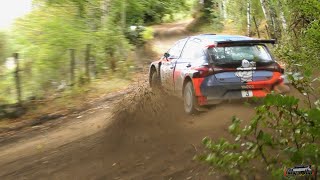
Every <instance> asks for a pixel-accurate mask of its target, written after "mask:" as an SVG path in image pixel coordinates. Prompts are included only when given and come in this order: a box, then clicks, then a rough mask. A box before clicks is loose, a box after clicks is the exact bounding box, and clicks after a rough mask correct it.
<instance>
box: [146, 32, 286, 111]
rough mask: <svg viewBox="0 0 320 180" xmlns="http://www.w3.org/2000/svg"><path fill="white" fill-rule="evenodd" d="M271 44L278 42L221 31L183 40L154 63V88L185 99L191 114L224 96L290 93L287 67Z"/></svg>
mask: <svg viewBox="0 0 320 180" xmlns="http://www.w3.org/2000/svg"><path fill="white" fill-rule="evenodd" d="M266 44H275V40H259V39H253V38H250V37H246V36H236V35H215V34H202V35H197V36H191V37H188V38H185V39H181V40H179V41H178V42H176V43H175V44H174V45H173V46H172V48H170V49H169V50H168V51H167V52H166V53H164V55H163V56H162V57H161V58H160V60H158V61H155V62H152V63H151V65H150V69H149V82H150V86H151V88H152V89H163V90H166V91H170V92H171V93H173V94H175V95H177V96H179V97H182V98H183V100H184V110H185V112H186V113H188V114H193V113H196V112H197V111H198V110H199V109H201V107H203V106H208V105H214V104H218V103H220V102H222V101H224V100H232V99H242V98H250V97H265V96H266V95H267V94H268V93H270V92H271V91H273V90H275V91H277V92H279V93H286V92H288V91H289V88H288V87H286V85H285V84H284V78H283V77H284V76H283V74H284V69H283V68H282V67H281V66H280V65H279V63H277V62H276V61H275V60H274V58H273V57H272V55H271V54H270V52H269V49H268V47H267V46H266Z"/></svg>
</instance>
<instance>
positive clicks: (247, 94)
mask: <svg viewBox="0 0 320 180" xmlns="http://www.w3.org/2000/svg"><path fill="white" fill-rule="evenodd" d="M241 95H242V97H252V96H253V92H252V91H251V90H242V91H241Z"/></svg>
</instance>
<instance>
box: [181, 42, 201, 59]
mask: <svg viewBox="0 0 320 180" xmlns="http://www.w3.org/2000/svg"><path fill="white" fill-rule="evenodd" d="M181 59H184V60H187V61H189V62H201V63H204V62H205V61H206V55H205V53H204V51H203V50H202V47H201V45H200V44H199V43H197V42H193V41H189V42H187V44H186V46H185V48H184V49H183V52H182V55H181Z"/></svg>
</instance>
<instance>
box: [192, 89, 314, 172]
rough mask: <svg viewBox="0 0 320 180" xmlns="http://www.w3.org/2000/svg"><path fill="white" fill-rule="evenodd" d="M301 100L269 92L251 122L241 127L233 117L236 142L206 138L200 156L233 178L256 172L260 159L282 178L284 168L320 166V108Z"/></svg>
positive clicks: (231, 128)
mask: <svg viewBox="0 0 320 180" xmlns="http://www.w3.org/2000/svg"><path fill="white" fill-rule="evenodd" d="M298 103H299V100H298V99H296V98H295V97H292V96H284V95H275V94H270V95H268V96H267V97H266V98H265V99H264V103H263V105H261V106H259V107H257V108H256V116H255V117H254V118H252V120H251V121H250V122H249V124H248V125H245V126H244V127H241V126H240V122H241V120H240V119H238V118H233V120H232V124H231V125H230V126H229V132H230V133H231V134H232V135H233V136H234V137H235V140H234V141H233V142H229V141H226V140H224V139H221V140H219V141H213V140H211V139H210V138H205V139H204V140H203V144H204V146H205V148H206V151H205V152H204V153H203V154H200V155H198V156H197V157H198V159H200V160H201V161H203V162H205V163H208V164H209V165H210V166H212V167H215V168H218V169H220V170H224V169H228V172H226V173H228V174H229V175H231V176H233V177H238V176H239V174H241V175H245V176H247V177H250V175H252V174H253V175H254V173H253V172H256V170H257V169H255V168H253V166H252V164H254V162H256V159H257V158H258V159H261V160H262V161H263V162H264V166H265V167H266V169H267V170H268V171H269V172H270V174H272V175H273V176H275V177H276V178H282V176H283V169H284V168H285V167H293V166H294V165H298V164H310V163H313V165H319V160H320V159H319V158H320V145H319V137H320V109H319V108H310V109H302V108H299V104H298Z"/></svg>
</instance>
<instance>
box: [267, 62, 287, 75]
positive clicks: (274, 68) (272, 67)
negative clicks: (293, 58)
mask: <svg viewBox="0 0 320 180" xmlns="http://www.w3.org/2000/svg"><path fill="white" fill-rule="evenodd" d="M262 69H265V70H270V71H276V72H280V73H282V74H283V73H284V69H283V68H282V67H281V66H280V65H279V64H278V63H275V64H272V65H270V66H267V67H264V68H262Z"/></svg>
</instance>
